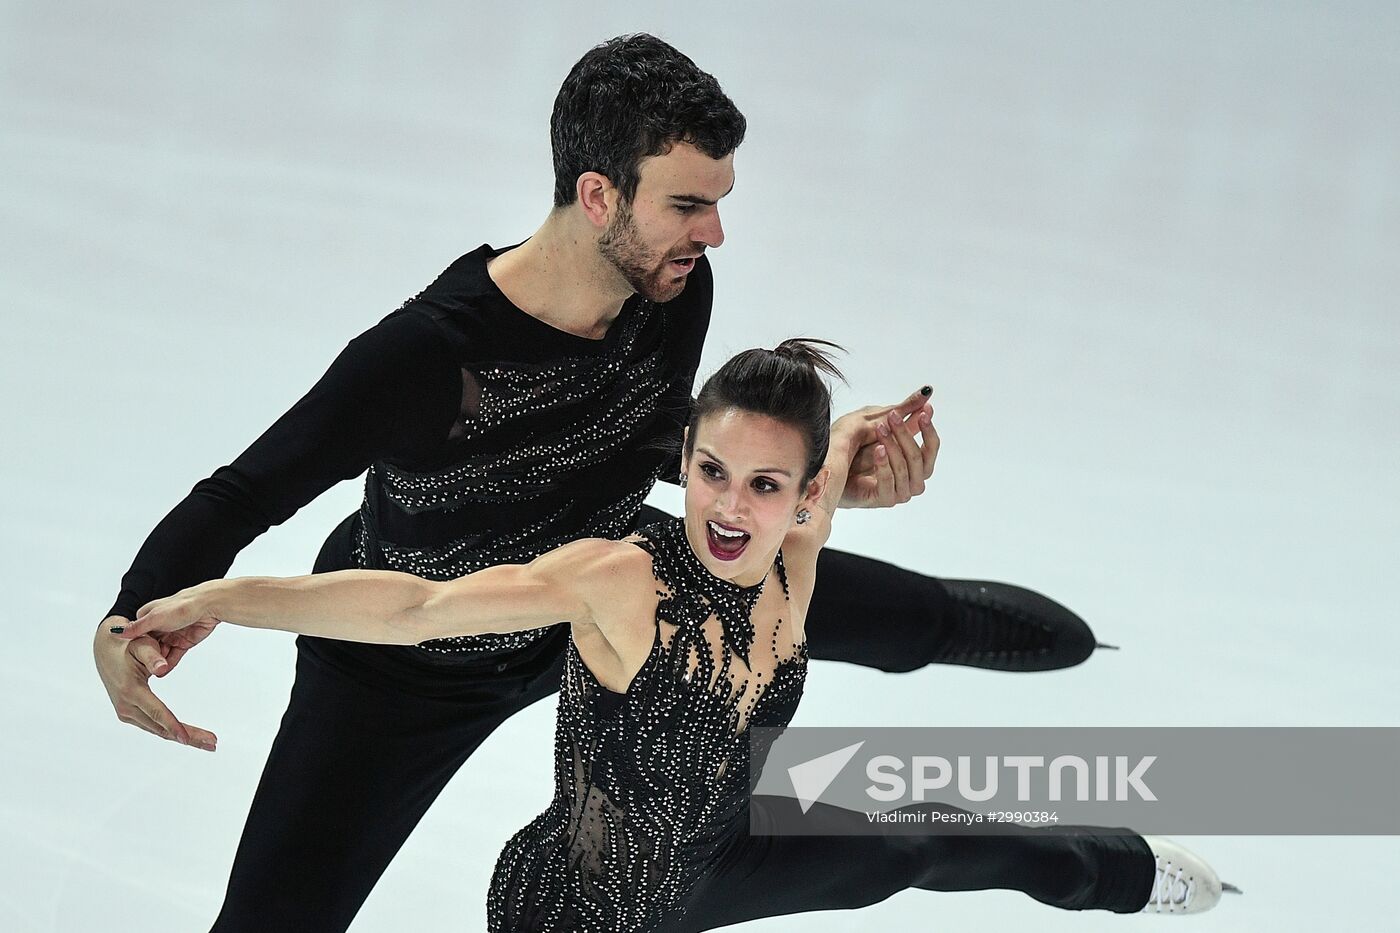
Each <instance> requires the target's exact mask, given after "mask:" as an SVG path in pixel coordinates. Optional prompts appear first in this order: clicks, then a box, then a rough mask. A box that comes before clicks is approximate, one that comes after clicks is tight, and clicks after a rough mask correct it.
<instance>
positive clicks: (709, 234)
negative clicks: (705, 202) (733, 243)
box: [690, 208, 724, 248]
mask: <svg viewBox="0 0 1400 933" xmlns="http://www.w3.org/2000/svg"><path fill="white" fill-rule="evenodd" d="M690 238H691V239H692V240H694V241H695V242H697V243H704V244H705V245H706V246H709V247H711V248H716V247H719V246H720V245H721V244H723V243H724V225H723V224H721V223H720V221H719V209H718V208H716V209H715V210H713V211H710V212H709V213H708V214H706V216H705V217H704V219H703V220H702V221H701V222H700V225H699V226H698V227H697V228H696V229H695V230H694V231H692V232H691V234H690Z"/></svg>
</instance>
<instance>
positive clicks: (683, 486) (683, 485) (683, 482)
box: [681, 473, 685, 489]
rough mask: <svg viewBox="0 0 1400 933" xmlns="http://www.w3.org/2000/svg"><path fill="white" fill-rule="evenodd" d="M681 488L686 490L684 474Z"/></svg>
mask: <svg viewBox="0 0 1400 933" xmlns="http://www.w3.org/2000/svg"><path fill="white" fill-rule="evenodd" d="M681 488H682V489H684V488H685V474H684V473H682V474H681Z"/></svg>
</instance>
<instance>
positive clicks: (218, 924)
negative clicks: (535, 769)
mask: <svg viewBox="0 0 1400 933" xmlns="http://www.w3.org/2000/svg"><path fill="white" fill-rule="evenodd" d="M561 631H563V630H562V628H561ZM551 641H554V639H552V640H551ZM297 647H298V653H297V673H296V683H295V685H294V686H293V688H292V696H291V701H290V703H289V704H288V707H287V712H286V714H285V715H284V717H283V719H282V726H281V729H280V730H279V732H278V734H277V738H276V740H275V741H274V742H273V746H272V751H271V753H270V754H269V755H268V759H267V765H266V766H265V768H264V770H263V775H262V779H261V781H260V783H259V785H258V790H257V794H256V795H255V796H254V798H253V805H252V809H251V810H250V812H249V814H248V820H247V823H246V825H245V827H244V830H243V838H242V840H241V841H240V842H239V845H238V853H237V855H236V856H235V858H234V864H233V871H232V873H231V875H230V877H229V885H228V893H227V895H226V897H225V900H224V905H223V909H222V911H221V912H220V914H219V917H218V919H217V920H216V921H215V922H214V927H213V931H214V933H254V931H256V933H281V931H288V933H290V931H297V933H332V931H335V933H339V931H343V930H344V929H345V928H346V927H348V926H349V924H350V922H351V920H353V919H354V917H355V914H356V913H357V912H358V911H359V909H360V906H361V905H362V904H363V903H364V900H365V898H366V897H368V896H369V892H370V890H371V889H372V888H373V887H374V885H375V883H376V882H377V881H378V880H379V877H380V875H381V874H382V873H383V871H384V869H385V867H387V866H388V864H389V861H390V860H391V859H392V858H393V857H394V855H395V853H397V852H398V850H399V848H400V846H402V845H403V842H404V840H405V839H407V838H408V834H409V833H410V832H411V831H412V830H413V827H414V826H416V825H417V823H418V820H419V819H420V818H421V817H422V815H423V813H424V812H425V811H426V810H427V809H428V806H429V805H430V804H431V803H432V802H433V800H434V799H435V798H436V797H437V795H438V793H439V792H440V791H441V790H442V788H443V787H444V786H445V785H446V784H447V782H448V780H449V779H450V778H451V777H452V775H453V774H455V773H456V771H457V769H458V768H459V767H460V766H461V764H462V762H464V761H465V760H466V759H467V757H468V756H470V755H471V753H472V752H473V751H475V750H476V748H477V746H479V745H480V744H481V742H482V741H483V740H485V738H486V737H487V736H488V735H490V734H491V732H492V730H494V729H495V728H496V726H497V725H499V724H500V723H501V722H502V721H503V720H504V719H505V718H506V717H508V716H510V715H511V714H512V713H513V712H515V711H517V710H519V709H520V708H522V707H523V706H525V705H527V704H528V703H531V702H533V701H534V700H535V699H538V698H539V697H541V696H544V695H546V694H547V693H549V692H551V691H552V690H554V689H557V687H558V683H559V676H560V673H559V669H558V660H559V657H560V652H559V650H558V648H559V645H553V644H552V645H551V646H550V650H549V651H547V652H545V653H544V654H542V655H539V656H538V657H537V660H536V664H535V665H533V667H534V669H532V670H522V671H520V672H519V673H513V674H496V673H495V672H494V671H492V672H491V673H489V674H487V673H483V674H482V675H480V676H473V675H472V674H470V673H464V672H463V671H462V670H461V668H460V667H459V666H457V665H452V666H448V665H445V664H444V665H441V666H438V665H434V664H433V663H432V662H431V661H423V660H419V659H416V658H415V657H414V656H413V655H412V654H410V653H409V652H410V651H411V649H401V648H393V647H388V648H386V647H383V646H370V645H351V644H348V643H343V642H328V641H324V640H321V639H311V638H306V637H305V636H303V637H301V638H298V639H297Z"/></svg>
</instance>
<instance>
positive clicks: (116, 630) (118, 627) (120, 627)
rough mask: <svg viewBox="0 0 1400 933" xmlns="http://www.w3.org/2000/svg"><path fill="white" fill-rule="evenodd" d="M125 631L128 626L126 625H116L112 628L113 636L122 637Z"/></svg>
mask: <svg viewBox="0 0 1400 933" xmlns="http://www.w3.org/2000/svg"><path fill="white" fill-rule="evenodd" d="M125 631H126V626H125V625H114V626H112V628H111V632H112V634H113V635H120V634H121V633H122V632H125Z"/></svg>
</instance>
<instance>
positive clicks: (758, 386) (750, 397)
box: [685, 337, 846, 486]
mask: <svg viewBox="0 0 1400 933" xmlns="http://www.w3.org/2000/svg"><path fill="white" fill-rule="evenodd" d="M821 347H830V348H832V349H834V350H844V349H845V348H844V347H842V346H840V345H838V344H834V343H832V342H831V341H829V340H816V339H814V338H811V337H793V338H790V339H788V340H784V341H783V342H782V343H780V344H778V346H777V347H775V348H774V349H772V350H764V349H762V348H755V349H753V350H745V351H744V352H743V353H740V354H739V355H738V356H735V357H733V358H731V359H730V360H729V362H727V363H725V364H724V365H723V366H721V367H720V368H719V371H718V372H716V373H715V374H714V375H713V376H711V377H710V378H709V379H706V380H705V385H704V386H702V387H701V389H700V394H699V395H698V396H696V398H695V402H694V404H692V405H691V407H690V433H689V435H688V436H687V438H686V447H685V455H686V456H687V457H689V456H690V454H691V451H692V450H693V449H694V447H695V426H696V425H697V424H699V423H700V419H701V418H703V417H705V416H706V415H710V414H713V413H715V412H718V411H726V410H728V409H731V408H735V409H738V410H739V411H745V412H752V413H754V414H758V415H767V416H769V417H770V418H775V419H777V420H778V421H782V422H785V423H787V424H790V425H792V426H793V427H795V428H797V429H798V430H799V431H801V432H802V433H803V434H804V435H805V436H806V438H807V468H806V473H805V475H804V476H803V477H802V483H803V485H804V486H805V485H806V484H807V483H809V482H811V480H812V477H814V476H816V475H817V471H818V470H820V469H821V468H822V463H824V462H825V461H826V452H827V448H828V447H829V446H830V445H831V390H830V389H829V388H827V385H826V381H825V380H824V379H822V373H826V374H827V375H829V376H832V377H834V378H836V379H840V380H841V381H843V382H844V381H845V379H846V377H845V376H843V375H841V370H839V369H837V368H836V364H835V363H833V362H832V361H831V353H830V352H828V351H826V350H822V349H820V348H821Z"/></svg>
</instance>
